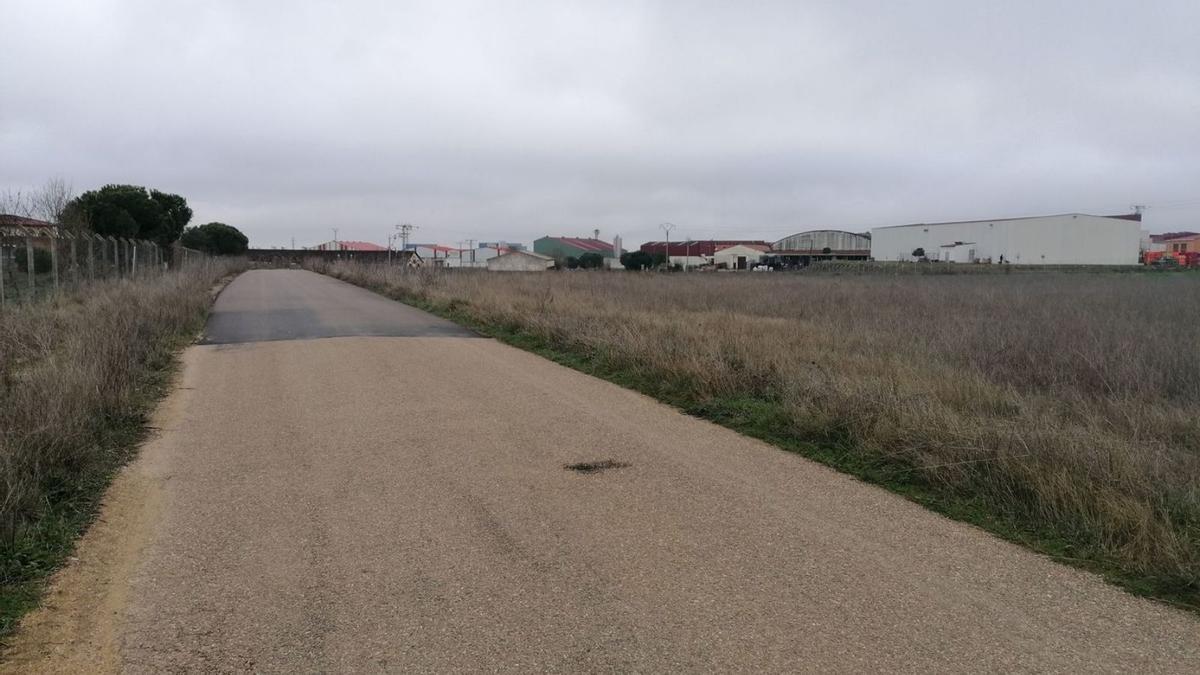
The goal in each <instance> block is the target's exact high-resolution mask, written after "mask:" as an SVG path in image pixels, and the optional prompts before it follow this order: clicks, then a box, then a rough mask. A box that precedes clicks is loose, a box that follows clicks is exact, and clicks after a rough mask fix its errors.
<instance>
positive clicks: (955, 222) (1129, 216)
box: [874, 213, 1142, 230]
mask: <svg viewBox="0 0 1200 675" xmlns="http://www.w3.org/2000/svg"><path fill="white" fill-rule="evenodd" d="M1063 216H1089V217H1091V218H1114V219H1117V220H1132V221H1134V222H1138V223H1140V222H1142V214H1140V213H1127V214H1124V215H1117V216H1097V215H1093V214H1090V213H1052V214H1049V215H1044V216H1018V217H1016V218H977V219H975V220H945V221H942V222H940V223H907V224H905V225H888V226H885V227H876V228H874V229H876V230H891V229H895V228H899V227H931V226H936V225H967V224H971V223H1006V222H1010V221H1014V220H1035V219H1037V218H1062V217H1063Z"/></svg>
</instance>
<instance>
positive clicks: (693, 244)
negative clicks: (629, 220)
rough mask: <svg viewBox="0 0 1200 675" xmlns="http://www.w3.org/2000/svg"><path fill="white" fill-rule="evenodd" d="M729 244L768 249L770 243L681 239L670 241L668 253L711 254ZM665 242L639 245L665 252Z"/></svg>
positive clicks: (681, 254)
mask: <svg viewBox="0 0 1200 675" xmlns="http://www.w3.org/2000/svg"><path fill="white" fill-rule="evenodd" d="M730 246H749V247H751V248H755V249H758V250H760V251H767V250H770V248H771V244H770V243H769V242H765V241H762V240H760V239H692V240H688V239H684V240H683V241H672V242H671V251H670V253H669V254H668V255H672V256H693V257H695V256H712V255H713V254H714V253H716V252H717V251H720V250H721V249H723V248H729V247H730ZM666 249H667V243H666V242H665V241H648V242H646V243H644V244H642V246H641V250H642V252H643V253H651V254H653V253H659V254H661V253H665V252H666Z"/></svg>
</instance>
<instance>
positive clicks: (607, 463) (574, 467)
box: [563, 459, 629, 474]
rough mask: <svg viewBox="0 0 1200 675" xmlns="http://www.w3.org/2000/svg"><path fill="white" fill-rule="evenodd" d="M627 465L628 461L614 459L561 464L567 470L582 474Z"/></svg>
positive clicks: (621, 467)
mask: <svg viewBox="0 0 1200 675" xmlns="http://www.w3.org/2000/svg"><path fill="white" fill-rule="evenodd" d="M627 466H629V463H628V462H618V461H617V460H615V459H605V460H601V461H599V462H579V463H578V464H567V465H565V466H563V468H564V469H566V470H568V471H575V472H576V473H582V474H593V473H600V472H601V471H607V470H608V469H623V468H625V467H627Z"/></svg>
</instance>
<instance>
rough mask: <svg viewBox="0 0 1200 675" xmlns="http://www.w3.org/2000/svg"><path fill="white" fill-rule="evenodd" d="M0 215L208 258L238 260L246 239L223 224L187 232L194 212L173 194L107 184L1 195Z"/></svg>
mask: <svg viewBox="0 0 1200 675" xmlns="http://www.w3.org/2000/svg"><path fill="white" fill-rule="evenodd" d="M0 213H3V214H8V215H15V216H24V217H26V218H37V219H40V220H45V221H47V222H51V223H54V224H56V225H58V226H60V227H62V228H63V229H65V230H67V231H69V232H94V233H96V234H99V235H101V236H105V237H121V238H125V239H142V240H145V241H152V242H154V243H156V244H158V245H159V246H171V245H173V244H175V243H177V242H178V243H179V244H181V245H183V246H185V247H187V248H191V249H196V250H198V251H204V252H205V253H209V254H211V255H239V254H242V253H245V252H246V249H247V247H248V246H249V240H248V239H247V238H246V235H244V234H242V232H241V231H240V230H238V229H237V228H236V227H233V226H231V225H226V224H225V223H218V222H212V223H205V224H203V225H194V226H192V227H188V223H189V222H191V220H192V209H191V207H189V206H188V203H187V200H186V199H184V198H183V197H182V196H180V195H177V194H172V193H170V192H163V191H160V190H155V189H147V188H145V187H143V186H140V185H122V184H109V185H105V186H104V187H101V188H99V189H97V190H89V191H87V192H84V193H83V194H81V195H78V196H76V195H75V194H74V191H73V190H72V189H71V186H70V184H69V183H67V182H66V181H65V180H63V179H61V178H54V179H51V180H49V181H47V182H46V184H45V185H44V186H43V187H42V188H40V189H37V190H34V191H32V192H20V191H15V192H14V191H12V190H8V191H5V192H3V193H0Z"/></svg>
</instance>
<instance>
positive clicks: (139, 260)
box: [0, 226, 207, 307]
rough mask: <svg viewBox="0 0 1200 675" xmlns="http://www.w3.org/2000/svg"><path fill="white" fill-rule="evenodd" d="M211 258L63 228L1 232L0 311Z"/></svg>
mask: <svg viewBox="0 0 1200 675" xmlns="http://www.w3.org/2000/svg"><path fill="white" fill-rule="evenodd" d="M206 257H207V255H206V254H204V253H202V252H200V251H196V250H193V249H189V248H184V247H183V246H180V245H178V244H176V245H174V246H171V247H169V248H168V247H163V246H159V245H158V244H156V243H154V242H151V241H145V240H140V239H125V238H120V237H102V236H100V235H98V234H94V233H91V232H69V231H66V230H63V229H58V228H42V227H13V226H9V227H0V307H4V306H5V305H8V304H10V303H18V302H30V301H34V300H38V299H41V298H45V297H47V296H49V295H52V294H55V293H58V292H60V291H63V290H69V289H72V288H76V287H78V286H80V285H82V284H85V283H90V282H92V281H96V280H99V279H119V278H123V279H141V278H148V277H151V276H154V275H158V274H162V273H163V272H165V271H167V270H168V269H172V268H176V267H184V266H187V265H189V264H191V263H193V262H195V261H198V260H203V259H204V258H206Z"/></svg>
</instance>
